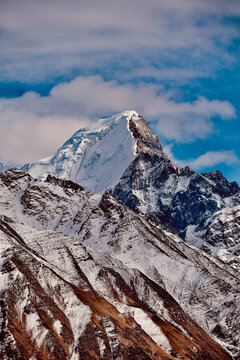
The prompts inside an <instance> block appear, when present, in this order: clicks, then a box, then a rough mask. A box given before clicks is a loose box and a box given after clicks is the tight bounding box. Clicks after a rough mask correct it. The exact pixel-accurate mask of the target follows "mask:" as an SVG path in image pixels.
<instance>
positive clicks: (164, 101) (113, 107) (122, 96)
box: [0, 76, 235, 162]
mask: <svg viewBox="0 0 240 360" xmlns="http://www.w3.org/2000/svg"><path fill="white" fill-rule="evenodd" d="M173 96H174V93H172V92H163V91H162V89H161V88H160V89H159V87H157V86H155V85H150V84H149V85H145V86H143V85H142V86H134V85H129V84H124V85H120V84H118V83H117V82H116V81H108V82H106V81H104V80H103V79H102V78H101V77H100V76H89V77H77V78H76V79H74V80H73V81H71V82H68V83H62V84H59V85H57V86H55V87H54V88H53V89H52V90H51V92H50V94H49V96H39V95H38V94H36V93H34V92H29V93H26V94H24V95H23V96H22V97H19V98H13V99H0V154H1V156H2V158H1V160H2V161H4V162H13V161H16V162H29V161H36V160H38V159H39V158H41V157H45V156H47V155H49V154H51V153H52V152H55V150H56V148H57V147H58V146H60V145H61V144H62V143H63V142H64V141H65V140H66V139H67V137H69V136H71V135H72V133H73V132H74V131H76V130H77V129H79V128H81V127H83V126H84V125H86V124H88V123H89V122H90V121H96V119H97V118H98V117H102V116H108V115H111V114H113V113H117V112H120V111H124V110H128V109H135V110H137V111H138V112H139V113H140V114H142V115H143V116H144V117H145V118H146V120H147V121H151V120H152V121H155V122H157V127H158V130H159V133H160V135H162V136H163V137H165V138H167V139H174V140H176V141H180V142H188V141H192V140H194V139H197V138H204V137H206V136H208V135H210V134H211V132H212V129H213V122H212V117H215V116H218V117H220V118H222V119H226V120H228V119H231V118H233V117H235V109H234V108H233V106H232V105H231V104H230V103H229V102H227V101H219V100H212V101H210V100H208V99H206V98H203V97H201V98H199V99H197V100H196V101H194V102H186V101H182V102H179V101H175V100H174V99H173ZM6 134H7V137H6Z"/></svg>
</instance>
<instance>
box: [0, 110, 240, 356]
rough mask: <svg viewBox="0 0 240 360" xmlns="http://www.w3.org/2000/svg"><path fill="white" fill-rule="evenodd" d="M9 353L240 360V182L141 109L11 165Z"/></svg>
mask: <svg viewBox="0 0 240 360" xmlns="http://www.w3.org/2000/svg"><path fill="white" fill-rule="evenodd" d="M0 195H1V196H0V238H1V242H0V247H1V260H0V261H1V264H0V344H1V346H0V355H1V356H0V358H1V359H4V360H6V359H14V360H15V359H16V360H17V359H21V360H28V359H31V360H45V359H52V360H55V359H56V360H57V359H60V360H61V359H64V360H65V359H67V360H68V359H69V360H70V359H71V360H77V359H79V360H85V359H89V360H92V359H104V360H105V359H107V360H108V359H109V360H120V359H121V360H122V359H124V360H125V359H126V360H128V359H129V360H130V359H131V360H132V359H136V360H138V359H139V360H140V359H141V360H148V359H154V360H155V359H156V360H157V359H164V360H165V359H166V360H167V359H185V360H188V359H189V360H190V359H191V360H193V359H196V360H198V359H199V360H225V359H226V360H228V359H236V360H237V359H240V346H239V344H240V341H239V339H240V301H239V289H240V279H239V270H240V241H239V232H240V231H239V226H240V189H239V187H238V185H237V183H229V182H228V181H227V180H226V179H225V178H224V177H223V175H222V174H221V173H220V172H218V171H216V172H211V173H204V174H198V173H196V172H195V171H194V170H192V169H191V168H189V167H186V168H184V169H179V168H178V167H177V166H176V165H175V164H173V163H172V162H171V161H170V159H169V158H168V156H167V155H166V154H165V153H164V152H163V149H162V146H161V144H160V141H159V139H158V137H157V136H155V135H153V134H152V132H151V130H150V128H149V126H148V124H147V122H146V121H145V120H144V119H143V118H142V117H141V116H140V115H139V114H138V113H137V112H135V111H127V112H124V113H121V114H118V115H115V116H112V117H110V118H107V119H101V120H100V121H99V122H97V123H95V124H93V125H92V126H91V127H89V128H86V129H82V130H79V131H77V132H76V133H75V134H74V135H73V136H72V138H70V139H69V140H68V141H67V142H66V143H65V144H64V145H63V146H62V147H61V148H60V149H59V150H58V151H57V152H56V154H55V155H53V156H52V157H49V158H47V159H44V160H40V161H38V162H37V163H35V164H27V165H25V166H24V167H23V168H22V169H10V170H6V171H4V172H2V173H1V174H0Z"/></svg>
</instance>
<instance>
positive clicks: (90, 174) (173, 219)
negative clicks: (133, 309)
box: [23, 111, 240, 269]
mask: <svg viewBox="0 0 240 360" xmlns="http://www.w3.org/2000/svg"><path fill="white" fill-rule="evenodd" d="M23 170H25V171H27V172H29V173H30V174H31V175H32V176H33V177H36V178H40V179H45V178H46V177H47V175H48V174H51V175H53V176H56V177H58V178H61V179H70V180H72V181H74V182H76V183H78V184H80V185H82V186H83V187H84V188H85V189H87V190H89V191H91V192H93V193H99V192H103V191H104V190H105V189H106V188H111V189H112V192H113V195H114V197H115V198H116V199H118V200H119V201H120V202H121V203H122V204H124V205H126V206H128V207H130V208H131V209H133V210H134V211H140V212H141V213H143V214H145V215H146V216H148V217H149V218H151V219H152V220H153V221H154V222H155V223H156V224H158V223H161V224H164V225H165V226H166V227H167V228H170V229H171V230H173V231H174V230H175V231H176V232H177V233H178V234H179V235H180V236H181V238H182V239H184V240H185V241H187V242H188V243H189V244H194V245H196V246H198V247H200V248H202V249H203V250H204V251H207V252H208V253H210V254H212V255H214V256H217V257H220V258H221V259H222V260H224V261H225V262H227V263H229V264H231V265H232V266H234V267H236V268H238V269H240V240H239V239H240V237H239V226H240V189H239V186H238V185H237V183H236V182H233V183H229V182H228V181H227V180H226V179H225V178H224V177H223V175H222V174H221V172H220V171H214V172H210V173H204V174H198V173H196V172H195V171H194V170H192V169H191V168H190V167H188V166H186V167H185V168H184V169H179V168H178V167H177V166H176V165H175V164H174V163H173V162H172V161H171V160H170V159H169V158H168V156H167V154H166V153H164V152H163V149H162V146H161V144H160V141H159V139H158V137H157V136H155V135H153V134H152V132H151V130H150V128H149V126H148V124H147V122H146V121H145V120H144V119H143V118H142V117H141V116H140V115H139V114H138V113H137V112H136V111H125V112H123V113H121V114H118V115H115V116H112V117H110V118H106V119H101V120H99V121H98V122H96V123H94V124H93V125H92V126H91V127H89V128H86V129H81V130H79V131H77V132H76V133H75V134H74V135H73V136H72V137H71V138H70V139H69V140H68V141H67V142H66V143H65V144H64V145H63V146H62V147H61V148H60V149H59V150H58V151H57V152H56V154H55V155H54V156H53V157H50V158H48V159H45V160H42V161H39V162H37V163H36V164H30V165H26V166H24V167H23Z"/></svg>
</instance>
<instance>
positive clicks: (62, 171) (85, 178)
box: [22, 110, 163, 193]
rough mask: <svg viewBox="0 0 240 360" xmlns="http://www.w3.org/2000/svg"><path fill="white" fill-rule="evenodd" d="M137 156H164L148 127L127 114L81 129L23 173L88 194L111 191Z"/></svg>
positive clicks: (157, 140)
mask: <svg viewBox="0 0 240 360" xmlns="http://www.w3.org/2000/svg"><path fill="white" fill-rule="evenodd" d="M139 153H148V154H150V155H163V152H162V146H161V144H160V141H159V139H158V137H157V136H156V135H153V134H152V132H151V130H150V128H149V125H148V123H147V122H146V121H145V120H144V119H143V118H142V117H141V116H140V115H139V114H138V113H137V112H136V111H135V110H128V111H124V112H121V113H119V114H116V115H113V116H111V117H108V118H103V119H100V120H99V121H97V122H95V123H93V124H91V125H90V126H89V127H86V128H84V129H80V130H78V131H77V132H75V134H73V136H72V137H71V138H70V139H68V140H67V141H66V142H65V143H64V144H63V146H62V147H60V148H59V149H58V150H57V152H56V153H55V154H54V155H53V156H52V157H48V158H45V159H43V160H39V161H38V162H37V163H34V164H27V165H25V166H24V167H23V168H22V170H25V171H27V172H29V173H30V174H31V175H32V176H33V177H35V178H40V179H45V178H46V177H47V175H48V174H50V175H53V176H56V177H58V178H60V179H67V180H72V181H74V182H76V183H78V184H80V185H82V186H83V187H85V188H86V190H88V191H90V192H94V193H97V192H102V191H104V190H105V189H106V188H113V187H114V186H115V185H116V184H117V183H118V182H119V180H120V178H121V176H122V175H123V173H124V171H125V170H126V169H127V168H128V166H129V165H130V164H131V162H132V161H133V160H134V159H135V158H136V156H137V155H138V154H139Z"/></svg>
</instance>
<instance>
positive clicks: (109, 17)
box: [0, 0, 240, 183]
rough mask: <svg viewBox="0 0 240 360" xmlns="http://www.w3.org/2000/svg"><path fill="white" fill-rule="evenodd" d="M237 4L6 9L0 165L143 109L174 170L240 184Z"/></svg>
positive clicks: (103, 0)
mask: <svg viewBox="0 0 240 360" xmlns="http://www.w3.org/2000/svg"><path fill="white" fill-rule="evenodd" d="M239 41H240V3H239V1H238V0H236V1H234V0H228V1H226V0H208V1H205V0H193V1H192V0H191V1H190V0H181V1H179V0H159V1H156V0H148V1H145V0H144V1H143V0H131V1H130V0H128V1H126V0H122V1H115V0H111V1H110V0H89V1H87V2H86V1H82V0H78V1H77V0H69V1H67V2H66V1H63V0H58V1H56V0H49V1H46V0H42V1H35V0H22V1H18V0H11V1H9V0H1V2H0V49H1V51H0V161H2V162H5V163H7V164H10V165H12V164H14V165H16V164H24V163H26V162H33V161H37V160H38V159H40V158H43V157H45V156H48V155H51V154H52V153H53V152H55V150H56V149H57V148H58V147H59V146H60V145H61V144H62V143H63V142H64V141H65V140H66V139H67V138H68V137H70V136H71V135H72V133H73V132H74V131H76V130H77V129H79V128H81V127H83V126H86V125H88V124H90V123H91V122H94V121H96V120H97V119H98V118H99V117H105V116H110V115H112V114H114V113H117V112H121V111H124V110H130V109H135V110H137V111H138V112H139V113H140V114H141V115H142V116H143V117H144V118H145V119H146V120H147V121H148V122H149V123H150V126H151V128H152V130H153V131H154V132H155V133H156V134H157V135H158V136H159V138H160V140H161V142H162V144H163V146H164V147H165V149H166V151H167V152H168V153H169V155H170V157H171V158H172V159H174V160H175V161H176V162H177V163H178V164H179V166H184V165H185V164H187V163H188V164H190V165H191V166H192V167H193V168H194V169H195V170H197V171H201V172H202V171H210V170H215V169H220V170H222V172H223V174H224V175H225V176H226V177H227V178H228V179H229V180H231V181H232V180H236V181H238V182H239V183H240V148H239V140H240V121H239V116H240V102H239V96H240V91H239V90H240V63H239V59H240V43H239Z"/></svg>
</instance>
